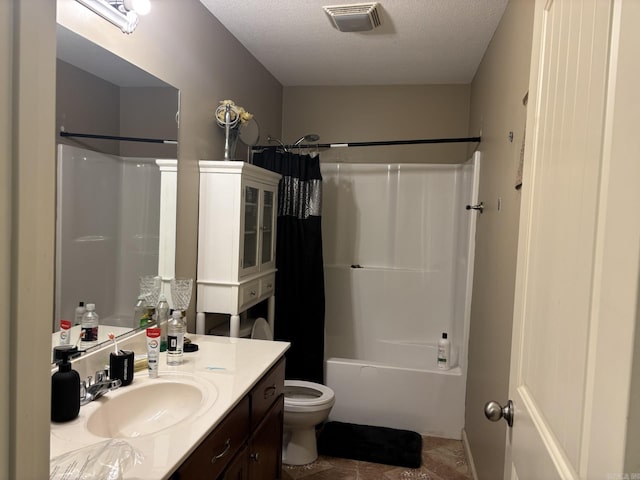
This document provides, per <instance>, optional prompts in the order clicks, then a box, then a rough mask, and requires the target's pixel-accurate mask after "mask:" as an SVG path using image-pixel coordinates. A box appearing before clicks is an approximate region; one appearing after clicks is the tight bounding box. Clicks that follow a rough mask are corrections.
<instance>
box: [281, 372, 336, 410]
mask: <svg viewBox="0 0 640 480" xmlns="http://www.w3.org/2000/svg"><path fill="white" fill-rule="evenodd" d="M334 401H335V394H334V393H333V390H331V389H330V388H329V387H327V386H326V385H322V384H320V383H313V382H305V381H303V380H285V381H284V404H285V410H290V411H291V410H292V409H293V408H296V407H298V408H302V409H304V408H305V407H319V406H324V405H333V402H334Z"/></svg>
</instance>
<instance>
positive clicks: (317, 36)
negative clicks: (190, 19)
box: [200, 0, 508, 86]
mask: <svg viewBox="0 0 640 480" xmlns="http://www.w3.org/2000/svg"><path fill="white" fill-rule="evenodd" d="M200 1H201V2H202V4H203V5H205V7H207V8H208V9H209V11H211V13H212V14H213V15H214V16H215V17H216V18H217V19H218V20H219V21H220V22H221V23H222V24H223V25H224V26H225V27H226V28H227V29H228V30H229V31H230V32H231V33H232V34H233V35H234V36H235V37H236V38H237V39H238V40H239V41H240V42H241V43H242V44H243V45H244V46H245V47H246V48H247V49H248V50H249V51H250V52H251V53H252V54H253V55H254V56H255V57H256V58H257V59H258V61H260V63H262V64H263V65H264V66H265V67H266V68H267V69H268V70H269V71H270V72H271V73H272V74H273V75H274V76H275V77H276V78H277V79H278V80H279V81H280V83H282V84H283V85H285V86H309V85H422V84H467V83H471V81H472V80H473V76H474V74H475V72H476V69H477V68H478V65H479V64H480V61H481V60H482V56H483V54H484V52H485V50H486V48H487V45H488V44H489V41H490V40H491V37H492V36H493V33H494V32H495V29H496V27H497V25H498V22H499V21H500V18H501V16H502V14H503V12H504V9H505V7H506V4H507V2H508V0H381V1H380V2H379V4H380V6H379V10H380V11H381V14H382V25H381V26H380V27H378V28H375V29H374V30H372V31H369V32H362V33H344V32H340V31H338V30H337V29H335V28H334V27H333V26H332V24H331V22H330V20H329V18H328V17H327V15H326V14H325V13H324V10H323V9H322V7H323V6H328V5H336V4H338V5H346V4H350V3H362V2H346V1H340V0H242V1H230V0H200Z"/></svg>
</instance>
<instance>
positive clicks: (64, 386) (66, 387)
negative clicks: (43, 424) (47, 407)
mask: <svg viewBox="0 0 640 480" xmlns="http://www.w3.org/2000/svg"><path fill="white" fill-rule="evenodd" d="M74 354H77V352H74V351H72V350H68V351H64V352H62V361H61V363H60V365H59V366H58V371H57V372H56V373H54V374H53V375H52V376H51V421H52V422H68V421H70V420H73V419H74V418H76V417H77V416H78V413H80V375H79V374H78V372H76V371H75V370H73V369H72V368H71V363H70V362H69V358H70V357H71V356H73V355H74Z"/></svg>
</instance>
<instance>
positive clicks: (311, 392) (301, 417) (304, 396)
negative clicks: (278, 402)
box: [251, 318, 335, 465]
mask: <svg viewBox="0 0 640 480" xmlns="http://www.w3.org/2000/svg"><path fill="white" fill-rule="evenodd" d="M251 338H253V339H258V340H273V332H272V331H271V328H270V327H269V324H268V323H267V321H266V320H265V319H264V318H258V319H257V320H256V321H255V322H254V324H253V328H252V331H251ZM334 403H335V395H334V393H333V390H331V389H330V388H329V387H327V386H325V385H321V384H319V383H313V382H305V381H301V380H285V381H284V439H283V449H282V462H283V463H285V464H287V465H306V464H307V463H311V462H313V461H314V460H315V459H316V458H318V448H317V445H316V425H319V424H320V423H322V422H324V421H325V420H326V419H327V417H328V416H329V412H330V411H331V407H333V404H334Z"/></svg>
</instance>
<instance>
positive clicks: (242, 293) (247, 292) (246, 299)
mask: <svg viewBox="0 0 640 480" xmlns="http://www.w3.org/2000/svg"><path fill="white" fill-rule="evenodd" d="M238 293H239V295H238V303H239V307H238V311H240V312H242V311H244V310H246V309H247V308H248V307H250V306H251V305H252V304H253V303H255V302H257V301H258V298H260V282H259V281H258V280H253V281H252V282H248V283H245V284H244V285H241V286H240V289H239V292H238Z"/></svg>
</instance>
